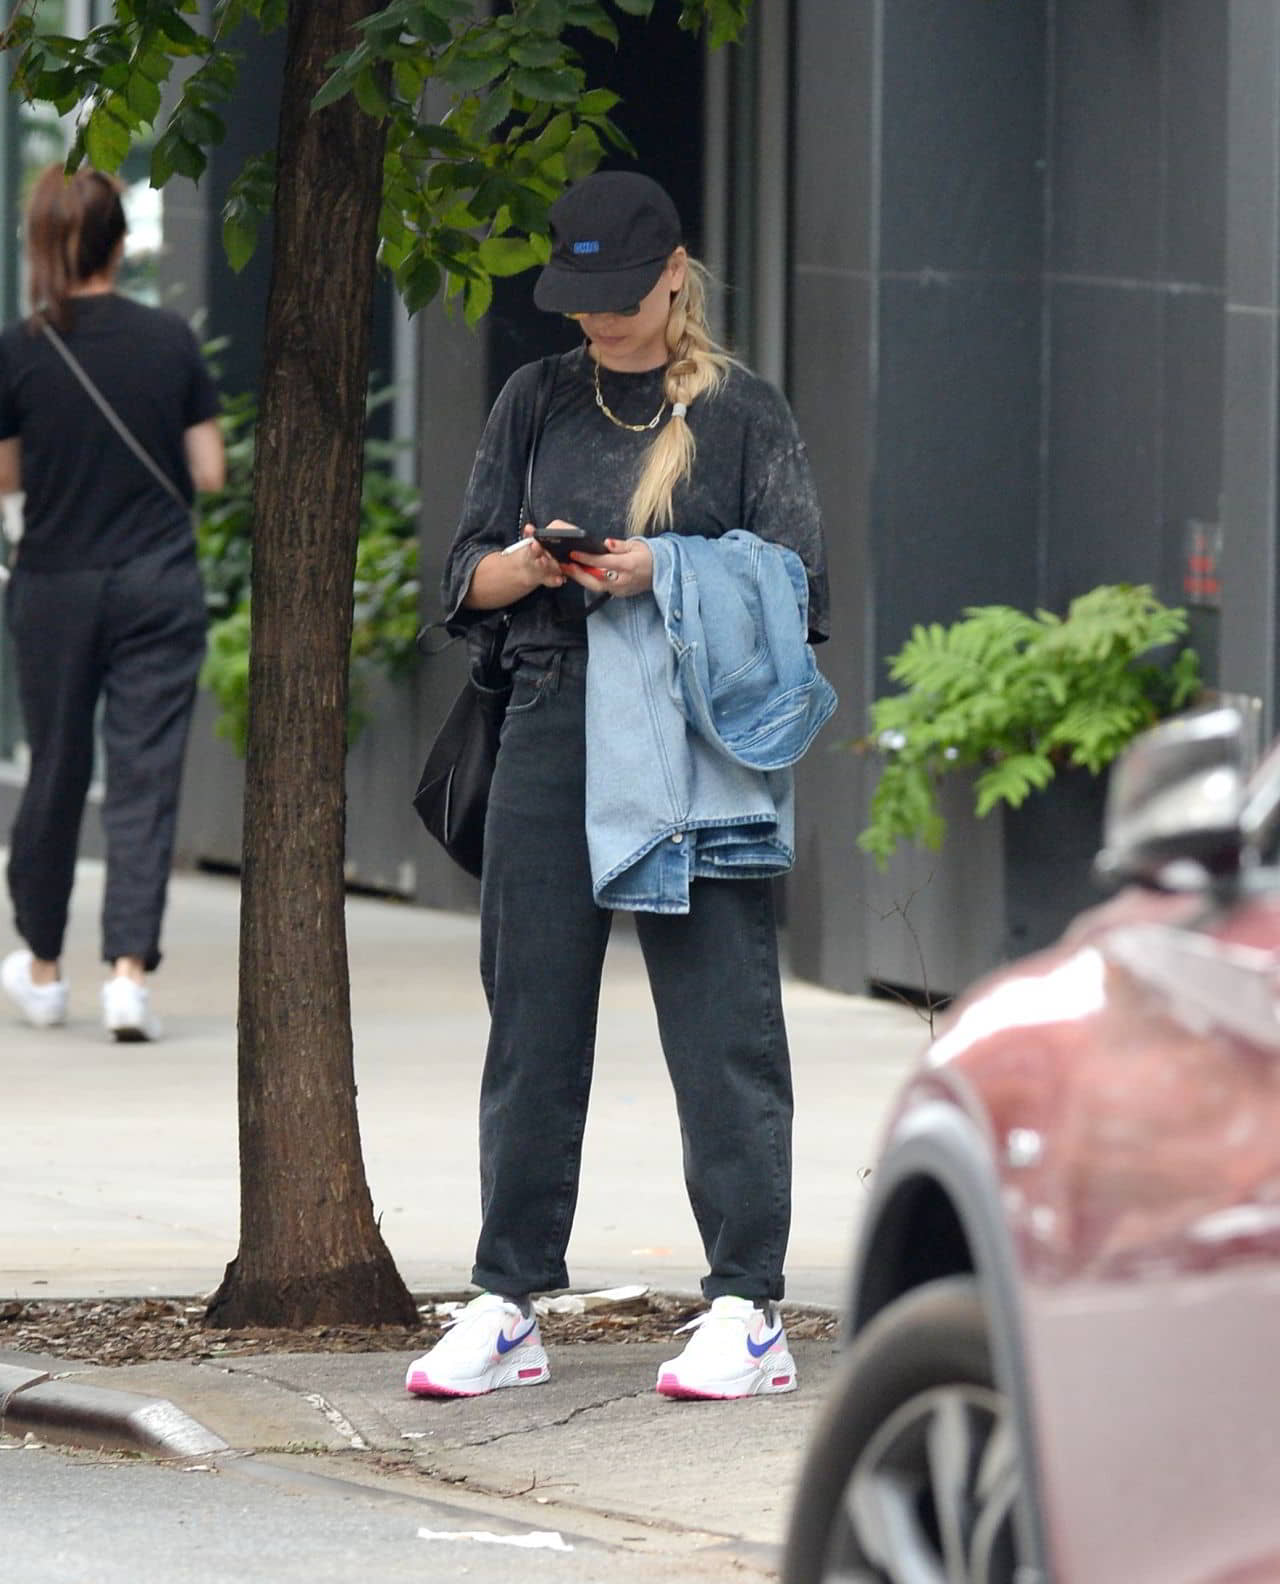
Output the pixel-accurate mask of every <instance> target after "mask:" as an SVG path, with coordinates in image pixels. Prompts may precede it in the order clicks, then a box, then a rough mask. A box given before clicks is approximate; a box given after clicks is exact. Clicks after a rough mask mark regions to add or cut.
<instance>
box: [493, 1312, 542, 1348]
mask: <svg viewBox="0 0 1280 1584" xmlns="http://www.w3.org/2000/svg"><path fill="white" fill-rule="evenodd" d="M537 1323H538V1322H537V1321H536V1320H530V1322H529V1324H528V1325H527V1326H525V1328H524V1330H523V1331H522V1332H521V1333H520V1335H519V1336H513V1337H509V1336H506V1335H505V1334H504V1333H503V1332H501V1331H499V1332H498V1352H499V1354H502V1353H510V1351H511V1349H512V1348H513V1347H519V1345H520V1344H521V1342H523V1341H524V1339H525V1337H527V1336H528V1335H529V1333H530V1332H531V1331H532V1330H533V1328H534V1326H536V1325H537Z"/></svg>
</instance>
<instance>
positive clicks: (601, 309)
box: [406, 171, 827, 1398]
mask: <svg viewBox="0 0 1280 1584" xmlns="http://www.w3.org/2000/svg"><path fill="white" fill-rule="evenodd" d="M551 220H552V242H553V249H552V254H551V258H550V261H549V263H548V264H547V266H546V267H545V268H544V269H543V271H542V273H541V275H540V277H539V280H538V283H537V286H536V288H535V291H534V300H535V302H537V304H538V306H539V307H541V308H543V309H544V310H547V311H551V312H559V313H564V314H567V315H568V316H569V317H570V318H572V319H574V320H575V321H576V322H577V323H578V324H579V326H580V327H581V329H582V331H583V334H584V337H585V340H584V343H583V345H582V346H580V347H578V348H577V349H576V350H574V351H572V352H569V353H566V354H564V355H563V356H561V357H559V358H558V359H556V360H554V361H553V363H552V365H551V372H552V374H553V377H554V382H553V384H552V386H551V394H550V398H549V401H547V402H546V404H545V417H544V418H543V420H542V423H541V427H540V432H539V434H538V437H537V443H536V450H535V466H534V468H533V471H532V475H531V478H530V483H529V491H528V498H527V499H526V496H525V483H526V480H525V471H526V457H527V454H528V451H529V446H530V434H531V431H532V429H533V414H534V412H535V410H536V393H537V392H538V389H539V386H540V383H541V384H543V388H544V389H545V383H544V382H542V381H540V370H539V365H536V364H531V365H528V366H527V367H525V368H522V369H520V370H518V371H517V372H516V374H514V375H513V376H512V378H511V380H510V381H509V382H508V383H507V385H506V387H505V389H504V390H503V391H502V393H501V395H500V396H499V398H498V401H497V402H496V404H495V406H494V408H493V411H492V413H491V414H490V417H489V421H488V424H487V425H486V428H485V431H484V435H483V437H482V439H481V441H480V446H479V451H478V453H477V456H476V461H475V466H474V469H473V472H472V476H471V481H470V484H469V487H468V490H467V495H466V499H465V503H464V506H463V512H462V520H461V523H460V525H459V528H458V530H457V534H456V536H455V538H454V542H453V546H452V548H451V550H450V553H449V557H448V560H447V563H446V567H445V574H444V595H445V602H446V609H447V610H448V611H449V612H450V615H449V618H448V620H449V622H450V624H451V626H452V627H453V629H454V630H457V631H462V630H465V629H466V627H467V626H468V625H469V624H471V623H473V622H476V621H481V620H492V619H493V618H494V616H495V614H496V615H498V616H499V617H500V618H501V619H502V620H504V621H505V622H506V623H507V627H506V638H505V646H504V661H505V664H506V666H507V667H508V669H509V670H510V671H511V673H512V676H513V691H512V696H511V702H510V705H509V707H508V711H507V715H506V719H505V723H504V727H503V735H502V741H501V747H500V751H499V755H498V763H497V768H496V771H495V774H494V780H493V785H492V789H491V793H490V801H489V810H488V820H487V824H486V827H485V838H484V872H483V876H482V881H481V975H482V979H483V983H484V987H485V992H486V995H487V997H488V1000H489V1007H490V1012H491V1028H490V1038H489V1046H488V1053H487V1057H486V1063H485V1069H484V1076H483V1080H482V1090H481V1101H480V1150H481V1198H482V1216H483V1223H482V1228H481V1232H480V1238H479V1245H478V1249H477V1253H476V1261H475V1267H474V1270H473V1276H472V1279H473V1281H474V1282H475V1284H476V1285H477V1286H479V1287H480V1288H481V1289H482V1292H481V1295H480V1296H479V1297H478V1298H476V1299H475V1300H473V1301H472V1302H471V1303H470V1304H469V1305H468V1306H467V1307H466V1309H465V1310H464V1311H463V1312H462V1314H461V1317H460V1318H459V1320H458V1321H457V1323H456V1324H455V1325H454V1326H453V1327H452V1328H451V1329H450V1330H449V1331H448V1332H447V1333H446V1335H445V1336H444V1337H443V1338H442V1339H441V1341H440V1342H438V1343H437V1344H436V1346H435V1347H434V1348H433V1349H432V1350H431V1351H430V1352H429V1353H427V1354H426V1355H424V1356H423V1357H422V1358H420V1359H417V1360H415V1361H414V1363H413V1364H411V1365H410V1368H409V1372H408V1376H407V1380H406V1385H407V1387H408V1389H409V1391H410V1392H412V1393H415V1394H417V1395H422V1396H469V1395H476V1394H478V1393H481V1392H487V1391H491V1390H493V1389H495V1388H498V1387H504V1386H515V1385H533V1384H537V1383H539V1382H541V1381H545V1380H546V1379H547V1378H548V1376H549V1369H548V1365H547V1359H546V1354H545V1351H544V1350H543V1347H542V1344H541V1339H540V1336H539V1331H538V1325H537V1320H536V1317H535V1316H534V1314H533V1311H532V1307H531V1303H530V1295H531V1294H533V1293H537V1292H541V1291H546V1290H548V1289H554V1288H560V1287H564V1286H567V1285H568V1273H567V1270H566V1267H565V1252H566V1248H567V1245H568V1240H569V1232H570V1226H571V1222H572V1218H573V1211H574V1207H575V1203H576V1198H577V1186H578V1171H579V1163H580V1155H581V1144H582V1133H583V1126H584V1123H585V1118H586V1109H587V1097H588V1091H589V1087H590V1081H591V1066H592V1056H593V1046H594V1038H595V1025H596V1008H597V1002H598V997H599V991H600V979H601V971H602V967H603V960H604V953H605V945H606V942H607V939H608V933H609V921H610V917H611V914H610V912H609V911H608V908H606V907H603V906H600V905H598V903H597V901H596V898H595V895H594V893H593V876H592V870H591V860H590V857H589V853H588V839H587V831H586V825H587V822H588V819H589V810H588V804H587V802H586V794H585V793H584V786H585V783H586V779H587V769H586V763H587V753H588V746H587V725H586V721H587V714H588V709H587V705H586V703H585V700H586V698H587V687H586V671H587V645H588V630H589V624H590V622H593V621H598V620H599V617H597V616H593V615H591V614H590V613H591V611H592V609H593V607H594V606H595V605H596V604H597V603H598V601H599V599H600V597H601V596H602V595H608V596H611V597H612V599H613V600H620V601H649V602H652V601H653V600H654V598H655V593H654V568H655V559H656V554H655V552H656V551H657V549H658V543H659V541H658V539H657V538H655V536H699V537H700V538H701V539H702V540H705V541H715V540H719V539H720V538H721V537H722V536H724V535H726V534H729V533H730V532H731V531H733V530H746V531H747V532H748V533H749V534H751V535H755V536H758V538H759V539H761V540H765V541H770V542H772V544H775V545H783V546H786V547H788V548H789V550H791V551H794V552H796V553H797V554H798V556H799V557H800V559H801V561H802V562H803V569H802V570H801V571H800V572H799V573H798V574H797V575H798V576H799V579H800V584H801V587H802V589H803V587H804V584H805V573H807V585H808V587H807V592H808V601H807V605H808V622H809V629H810V630H809V635H808V636H809V637H810V638H811V639H813V640H817V639H821V638H823V637H825V635H826V620H827V617H826V604H827V595H826V572H825V559H824V551H823V542H822V530H821V523H820V519H819V513H818V508H817V503H816V498H815V493H814V489H813V484H812V480H811V478H810V474H809V469H808V464H807V461H806V458H805V453H804V448H803V445H802V444H801V442H800V439H799V437H798V435H797V433H796V429H795V424H794V421H793V419H792V416H791V413H790V411H789V409H788V407H787V405H786V402H785V401H784V399H783V398H782V396H781V395H780V394H779V393H778V392H777V391H776V390H774V389H773V388H772V387H771V386H769V385H767V384H766V383H765V382H764V381H763V380H761V379H759V378H758V377H756V376H755V375H753V374H752V373H750V372H749V371H748V370H747V369H745V368H743V367H742V366H741V365H740V364H739V363H737V362H735V361H733V360H732V359H730V358H729V357H728V356H727V355H726V354H725V353H724V352H723V351H721V350H720V349H719V348H718V347H717V346H716V345H715V344H714V342H713V341H712V339H711V336H710V334H709V332H708V329H707V324H706V318H705V307H704V303H705V292H704V275H703V271H702V269H701V268H700V266H699V265H698V264H697V263H696V261H695V260H693V259H692V258H690V257H689V254H688V253H687V251H686V249H685V247H684V246H683V242H682V233H681V226H680V220H679V216H678V214H677V212H676V209H675V206H674V205H673V203H672V201H671V199H670V197H669V196H668V194H667V193H666V192H665V191H664V190H663V188H662V187H660V186H659V185H658V184H657V183H656V182H654V181H652V180H650V179H649V178H648V177H645V176H642V175H639V174H636V173H632V172H614V171H609V172H601V173H598V174H596V175H594V176H590V177H588V178H586V179H585V180H584V181H581V182H579V183H577V184H576V185H575V186H573V187H571V188H570V189H569V190H568V191H567V192H566V193H565V194H564V195H563V196H562V197H561V198H560V199H559V200H558V201H557V202H556V203H555V205H554V206H553V207H552V211H551ZM534 523H536V524H537V525H538V530H539V532H541V531H543V530H551V531H553V532H557V531H565V530H569V531H572V529H574V528H580V529H582V530H584V531H586V533H588V534H589V535H591V536H592V537H593V538H594V539H595V540H597V541H603V545H602V546H599V547H598V549H597V551H596V553H587V552H586V551H576V552H574V553H573V554H572V556H571V558H570V559H568V560H561V559H557V557H556V555H553V553H552V552H551V550H550V549H549V548H547V547H546V545H545V544H543V543H541V542H540V541H539V540H538V539H537V538H535V537H534V526H533V525H534ZM520 525H523V526H522V527H520ZM518 528H519V533H518V534H517V529H518ZM615 609H618V607H615ZM793 613H794V605H793ZM676 614H677V615H679V612H677V613H676ZM799 631H800V633H801V637H802V640H803V636H804V628H803V622H802V621H801V623H800V626H799ZM685 834H686V831H685V830H683V829H682V830H676V831H674V832H673V833H672V834H670V835H669V836H668V837H667V840H668V842H670V843H680V842H682V841H683V840H684V838H685ZM688 834H689V835H690V838H691V839H692V835H693V834H694V833H693V832H692V831H691V830H690V831H689V832H688ZM670 850H673V851H674V850H675V849H670ZM679 850H680V851H681V852H686V851H687V850H688V849H687V848H683V847H682V848H680V849H679ZM692 874H693V878H692V880H691V883H690V884H689V886H688V904H687V911H683V912H681V911H666V910H664V909H666V908H667V906H668V904H667V903H666V902H663V901H659V902H657V903H655V904H653V906H655V907H656V908H657V909H658V910H645V911H637V912H636V914H635V918H636V929H637V934H638V936H639V941H640V945H641V948H642V950H643V953H644V957H645V965H646V969H647V972H648V976H649V982H650V986H651V989H652V991H653V995H654V1001H655V1005H656V1009H657V1014H658V1023H659V1029H660V1034H661V1039H662V1045H663V1050H664V1053H665V1056H666V1061H667V1065H668V1069H669V1072H670V1075H671V1079H672V1082H673V1085H674V1087H675V1091H676V1099H677V1106H678V1110H679V1117H680V1125H681V1132H682V1135H683V1140H684V1159H685V1177H686V1184H687V1188H688V1193H689V1197H690V1201H691V1204H692V1208H693V1213H694V1217H695V1219H696V1221H697V1225H698V1229H699V1232H700V1234H701V1238H702V1241H703V1245H704V1248H705V1252H706V1258H707V1263H708V1275H707V1277H706V1278H705V1280H704V1282H703V1293H704V1296H705V1297H706V1298H707V1300H708V1301H709V1306H710V1307H709V1310H708V1312H707V1313H706V1314H705V1315H703V1316H702V1317H701V1318H700V1321H699V1323H697V1325H696V1327H695V1330H694V1335H693V1337H692V1339H691V1340H690V1341H689V1343H688V1345H687V1346H686V1347H685V1348H684V1351H683V1352H682V1353H681V1354H680V1356H679V1357H678V1358H675V1359H672V1360H671V1361H670V1362H669V1363H667V1364H665V1365H663V1367H662V1370H661V1371H660V1374H659V1381H658V1388H657V1389H658V1390H659V1391H660V1392H662V1393H664V1394H665V1395H668V1396H672V1397H708V1398H726V1397H745V1396H755V1395H768V1394H773V1393H777V1392H784V1391H790V1390H792V1389H793V1388H794V1386H795V1366H794V1363H793V1361H792V1358H791V1355H790V1353H789V1351H788V1348H787V1343H786V1336H785V1333H784V1331H783V1327H782V1323H781V1319H780V1317H779V1312H778V1308H777V1304H778V1300H779V1299H781V1297H782V1295H783V1274H782V1267H783V1258H784V1254H785V1250H786V1243H787V1237H788V1232H789V1222H790V1185H791V1142H790V1140H791V1112H792V1100H791V1080H790V1065H789V1056H788V1050H787V1041H786V1033H785V1029H784V1026H783V1017H782V1006H781V994H780V985H779V969H778V957H777V942H776V931H775V923H774V914H773V899H772V891H771V882H770V880H769V879H767V878H763V877H760V876H759V875H755V876H752V877H748V878H709V877H704V874H705V871H700V870H699V869H697V868H695V869H694V870H693V871H692ZM675 905H676V904H670V906H672V907H674V906H675Z"/></svg>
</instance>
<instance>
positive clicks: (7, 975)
mask: <svg viewBox="0 0 1280 1584" xmlns="http://www.w3.org/2000/svg"><path fill="white" fill-rule="evenodd" d="M34 961H35V958H34V957H33V955H32V953H31V952H29V951H12V952H10V953H9V955H8V956H7V957H6V958H5V960H4V961H3V962H2V963H0V985H3V987H4V990H5V993H6V994H7V995H8V996H9V998H10V1000H11V1001H13V1003H14V1005H15V1006H16V1007H17V1008H18V1010H19V1011H20V1012H21V1013H22V1015H23V1017H24V1018H26V1020H27V1022H28V1023H30V1024H31V1026H32V1028H54V1027H56V1025H57V1024H59V1023H65V1022H66V1021H67V992H68V991H69V990H70V988H71V987H70V985H69V984H68V983H67V981H66V980H65V979H55V980H54V982H53V983H52V984H47V985H38V984H36V983H35V982H34V981H33V980H32V978H31V964H32V963H33V962H34Z"/></svg>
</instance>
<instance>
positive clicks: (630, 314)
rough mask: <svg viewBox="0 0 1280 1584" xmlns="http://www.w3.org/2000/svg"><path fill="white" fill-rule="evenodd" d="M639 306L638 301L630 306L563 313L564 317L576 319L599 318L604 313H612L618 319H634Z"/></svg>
mask: <svg viewBox="0 0 1280 1584" xmlns="http://www.w3.org/2000/svg"><path fill="white" fill-rule="evenodd" d="M640 308H641V305H640V303H632V304H631V306H630V308H597V309H596V310H595V311H594V312H592V313H572V314H565V318H566V319H573V320H575V321H577V320H581V319H599V318H601V317H602V316H603V315H604V314H614V315H615V316H616V317H617V318H619V319H634V318H635V316H636V315H637V314H638V313H639V312H640Z"/></svg>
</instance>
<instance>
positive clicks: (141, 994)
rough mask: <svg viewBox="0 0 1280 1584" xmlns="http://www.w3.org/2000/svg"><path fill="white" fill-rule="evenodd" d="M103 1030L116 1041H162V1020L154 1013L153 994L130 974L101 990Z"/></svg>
mask: <svg viewBox="0 0 1280 1584" xmlns="http://www.w3.org/2000/svg"><path fill="white" fill-rule="evenodd" d="M102 1026H103V1027H104V1028H105V1029H106V1031H107V1033H108V1034H110V1035H112V1036H113V1037H114V1038H115V1039H117V1040H119V1041H121V1042H122V1043H124V1042H129V1043H133V1042H136V1041H138V1040H153V1039H159V1038H160V1020H159V1018H157V1017H156V1015H155V1014H154V1013H153V1012H152V1010H151V993H150V991H149V990H148V989H147V987H146V986H145V985H140V984H138V983H137V982H136V981H135V980H133V979H130V978H129V976H128V975H127V974H116V975H115V976H114V977H113V978H111V979H108V980H107V982H106V984H104V985H103V987H102Z"/></svg>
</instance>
